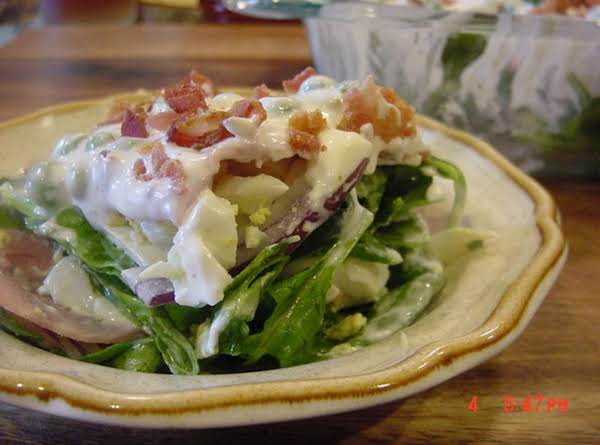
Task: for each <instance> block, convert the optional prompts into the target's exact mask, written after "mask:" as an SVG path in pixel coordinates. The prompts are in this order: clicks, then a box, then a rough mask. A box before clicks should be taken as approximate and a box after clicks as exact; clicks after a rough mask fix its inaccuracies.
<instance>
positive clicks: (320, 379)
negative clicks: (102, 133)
mask: <svg viewBox="0 0 600 445" xmlns="http://www.w3.org/2000/svg"><path fill="white" fill-rule="evenodd" d="M139 94H142V93H139ZM130 96H131V95H130ZM121 97H123V96H121ZM113 99H114V97H113V98H104V99H100V100H94V101H86V102H77V103H71V104H66V105H60V106H56V107H51V108H47V109H45V110H41V111H39V112H37V113H34V114H31V115H29V116H26V117H23V118H18V119H15V120H12V121H10V122H7V123H4V124H0V176H1V175H7V174H12V173H14V172H16V171H17V170H19V169H20V168H22V167H25V166H27V165H28V164H30V163H31V162H33V161H36V160H41V159H45V158H46V157H47V156H48V155H49V152H50V150H51V147H52V146H53V143H54V141H55V140H56V139H57V138H58V137H60V136H61V135H63V134H65V133H69V132H78V131H85V130H87V129H90V128H92V127H93V126H94V125H95V124H96V123H97V122H99V121H101V120H103V119H104V117H105V115H106V113H107V110H108V108H109V106H110V103H111V102H112V100H113ZM418 123H419V127H420V131H421V133H422V135H423V138H424V140H425V141H426V143H427V144H428V145H429V146H430V147H431V148H432V149H433V151H434V152H435V153H436V154H438V155H440V156H442V157H446V158H448V159H450V160H452V161H454V162H456V163H457V164H458V165H460V167H462V169H463V171H464V173H465V175H466V178H467V182H468V187H469V189H468V190H469V196H468V201H467V206H466V221H467V222H468V223H469V224H470V225H471V226H473V227H475V228H479V229H485V230H488V231H492V232H493V233H494V236H492V237H490V239H489V240H488V241H489V242H486V243H485V247H484V248H483V249H480V250H479V251H476V252H477V253H473V254H468V255H466V256H464V257H462V258H461V259H460V260H458V261H455V262H454V263H453V266H452V267H450V279H449V282H448V284H447V286H446V287H445V289H444V291H443V293H442V295H441V296H440V297H439V298H437V299H436V301H435V302H434V304H433V305H432V307H431V308H430V310H429V311H428V312H427V314H426V315H424V316H423V317H421V318H420V319H419V320H418V321H417V322H416V323H415V324H413V325H412V326H410V327H409V328H407V329H405V330H404V331H403V332H401V333H398V334H396V335H393V336H392V337H391V338H389V339H387V340H385V341H383V342H381V343H378V344H376V345H373V346H370V347H367V348H365V349H363V350H361V351H359V352H356V353H354V354H351V355H347V356H344V357H341V358H337V359H333V360H328V361H323V362H319V363H313V364H309V365H303V366H298V367H292V368H287V369H280V370H273V371H263V372H251V373H245V374H230V375H201V376H194V377H180V376H173V375H152V374H136V373H132V372H126V371H121V370H116V369H112V368H106V367H102V366H98V365H93V364H88V363H82V362H77V361H73V360H69V359H66V358H62V357H59V356H56V355H52V354H50V353H47V352H44V351H42V350H40V349H36V348H34V347H31V346H28V345H26V344H24V343H21V342H20V341H18V340H16V339H15V338H13V337H11V336H10V335H7V334H4V333H1V332H0V399H2V400H4V401H6V402H9V403H13V404H16V405H20V406H24V407H29V408H33V409H37V410H42V411H46V412H49V413H53V414H58V415H62V416H67V417H73V418H80V419H86V420H90V421H95V422H104V423H113V424H122V425H131V426H143V427H162V428H165V427H174V428H178V427H216V426H229V425H244V424H252V423H262V422H274V421H281V420H291V419H299V418H303V417H310V416H318V415H322V414H332V413H339V412H343V411H349V410H354V409H358V408H364V407H368V406H371V405H376V404H380V403H384V402H388V401H391V400H395V399H401V398H403V397H408V396H410V395H412V394H415V393H417V392H419V391H423V390H425V389H427V388H430V387H432V386H434V385H437V384H439V383H441V382H443V381H445V380H448V379H449V378H451V377H453V376H455V375H457V374H459V373H461V372H464V371H465V370H467V369H469V368H472V367H474V366H476V365H477V364H479V363H481V362H482V361H484V360H487V359H489V358H490V357H492V356H494V355H496V354H498V353H499V352H500V351H502V350H503V349H504V348H506V347H507V346H508V345H509V344H510V343H511V342H512V341H513V340H514V339H515V338H516V337H517V336H518V335H519V334H520V333H521V332H522V331H523V329H524V328H525V326H526V325H527V323H528V322H529V321H530V320H531V318H532V316H533V314H534V313H535V311H536V309H537V308H538V306H539V305H540V303H541V302H542V300H543V298H544V296H545V295H546V293H547V292H548V290H549V289H550V287H551V285H552V283H553V282H554V280H555V279H556V276H557V275H558V272H559V271H560V269H561V267H562V265H563V263H564V260H565V257H566V251H567V248H566V244H565V240H564V237H563V234H562V233H561V230H560V222H559V214H558V211H557V209H556V207H555V205H554V203H553V201H552V199H551V198H550V196H549V195H548V193H547V192H546V191H544V189H543V188H542V187H540V185H539V184H537V183H536V182H535V181H533V180H532V179H531V178H529V177H527V176H526V175H525V174H524V173H522V172H521V171H519V170H518V169H516V168H515V167H514V166H513V165H511V164H510V163H509V162H508V161H507V160H505V159H504V158H503V157H502V156H500V155H499V154H498V153H497V152H496V151H495V150H494V149H493V148H492V147H490V146H489V145H488V144H486V143H484V142H482V141H480V140H479V139H476V138H475V137H473V136H470V135H469V134H466V133H463V132H460V131H456V130H453V129H450V128H448V127H446V126H444V125H441V124H439V123H437V122H435V121H432V120H430V119H426V118H424V117H419V119H418ZM1 291H2V289H0V292H1Z"/></svg>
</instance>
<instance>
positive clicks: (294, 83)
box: [283, 66, 318, 93]
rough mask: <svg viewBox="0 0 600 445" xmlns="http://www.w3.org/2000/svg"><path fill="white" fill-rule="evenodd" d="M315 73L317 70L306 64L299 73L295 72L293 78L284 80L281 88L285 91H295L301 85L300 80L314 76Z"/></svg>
mask: <svg viewBox="0 0 600 445" xmlns="http://www.w3.org/2000/svg"><path fill="white" fill-rule="evenodd" d="M317 74H318V73H317V70H315V69H314V68H313V67H312V66H308V67H306V68H304V70H302V72H301V73H299V74H296V76H294V78H293V79H290V80H284V81H283V89H284V90H285V92H286V93H297V92H298V90H299V89H300V85H302V82H304V81H305V80H306V79H308V78H309V77H312V76H316V75H317Z"/></svg>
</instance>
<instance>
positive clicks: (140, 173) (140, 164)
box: [133, 158, 150, 181]
mask: <svg viewBox="0 0 600 445" xmlns="http://www.w3.org/2000/svg"><path fill="white" fill-rule="evenodd" d="M146 173H147V170H146V163H145V162H144V160H143V159H142V158H138V159H136V160H135V162H134V163H133V176H135V179H139V180H140V181H149V180H150V177H148V176H146Z"/></svg>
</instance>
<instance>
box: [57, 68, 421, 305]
mask: <svg viewBox="0 0 600 445" xmlns="http://www.w3.org/2000/svg"><path fill="white" fill-rule="evenodd" d="M343 91H344V88H343V87H342V86H340V85H338V84H337V83H336V82H335V81H334V80H332V79H330V78H328V77H325V76H313V77H311V78H309V79H307V80H305V81H304V82H303V83H302V85H301V86H300V89H299V91H298V93H297V94H294V95H289V96H287V97H265V98H262V99H260V102H261V104H262V105H263V107H264V109H265V110H266V112H267V119H266V120H265V121H264V122H262V123H260V125H258V123H257V122H255V121H254V120H253V119H251V118H248V119H247V118H237V117H232V118H228V119H226V121H225V122H224V126H225V127H226V128H227V129H228V131H230V132H231V133H232V134H233V137H230V138H227V139H225V140H223V141H221V142H219V143H217V144H215V145H213V146H210V147H207V148H205V149H203V150H199V151H198V150H194V149H190V148H185V147H180V146H177V145H175V144H173V143H171V142H169V141H168V140H167V139H168V137H167V134H166V132H160V131H157V130H155V129H150V128H149V129H148V130H149V136H148V137H147V138H131V137H122V136H121V135H120V133H121V129H120V125H119V124H110V125H105V126H102V127H99V128H98V129H96V130H94V131H93V132H92V133H90V134H89V135H87V136H86V135H76V136H75V137H70V138H68V139H64V140H63V141H62V142H60V143H59V146H58V147H57V149H56V150H55V153H54V155H53V157H52V162H53V163H55V164H58V167H57V168H54V170H53V172H54V173H53V177H54V176H56V172H59V173H60V174H59V175H58V176H60V175H62V178H54V180H55V181H56V182H61V183H64V187H63V188H62V189H61V190H62V192H61V193H62V194H63V195H64V196H63V197H62V201H64V202H70V203H72V204H73V205H76V206H78V207H79V208H80V209H81V210H82V212H83V213H84V215H85V216H86V218H87V219H88V220H89V221H90V223H91V224H92V225H93V226H95V227H96V228H98V229H99V230H101V231H103V232H105V233H106V234H107V235H108V236H109V237H110V238H111V239H112V240H113V241H114V242H115V243H116V244H117V245H119V246H120V247H122V248H123V249H124V250H125V251H126V252H127V253H128V254H129V255H130V256H131V257H132V258H133V259H134V260H135V261H136V262H137V263H138V264H140V265H142V266H145V267H146V269H145V270H144V272H142V275H141V278H142V279H148V278H168V279H170V280H171V281H172V282H173V285H174V289H175V300H176V301H177V303H179V304H182V305H189V306H203V305H206V304H208V305H214V304H216V303H218V302H219V301H220V300H221V299H222V298H223V291H224V289H225V287H226V286H227V285H228V284H229V283H230V282H231V280H232V278H231V276H230V274H229V273H228V269H229V268H231V267H233V266H234V265H235V264H236V249H237V245H238V241H240V242H242V243H243V242H244V241H243V240H238V234H237V227H236V213H237V210H238V208H237V206H235V205H232V203H230V202H229V201H227V200H226V199H223V198H221V197H218V196H216V195H215V194H214V193H213V191H212V185H213V184H212V183H213V177H214V176H215V175H216V174H217V172H218V171H219V169H220V165H221V161H223V160H236V161H239V162H254V163H256V165H257V166H259V167H260V166H261V165H262V164H263V163H264V162H267V161H279V160H281V159H286V158H290V157H292V156H295V155H300V156H302V157H304V158H306V159H307V160H308V168H307V171H306V175H305V181H306V183H307V185H308V189H309V194H308V198H309V201H310V206H311V207H312V208H315V209H316V210H318V211H320V210H321V209H322V206H323V204H324V203H325V201H326V200H327V199H328V198H329V197H330V196H331V195H332V194H333V193H334V192H335V191H336V190H338V189H339V188H340V187H341V186H342V185H343V184H344V182H345V181H346V179H347V178H348V177H349V176H350V175H351V174H352V173H353V172H354V171H355V170H356V168H357V167H358V166H359V164H360V163H361V162H362V161H363V160H364V159H369V160H370V162H369V168H368V170H367V171H369V172H372V171H373V170H374V169H375V166H376V164H377V162H378V161H381V159H383V160H384V162H386V160H387V162H388V163H389V162H392V161H398V160H402V161H407V160H409V159H408V158H407V155H413V154H415V153H416V152H417V151H418V150H421V149H422V148H423V146H422V144H421V143H420V140H419V139H418V138H414V139H413V140H411V141H404V140H392V141H391V142H390V143H389V144H385V143H383V142H382V141H381V140H378V138H376V137H375V138H374V137H372V135H369V134H368V133H369V132H368V131H366V132H362V133H361V134H358V133H354V132H347V131H341V130H338V129H337V128H336V127H337V126H338V124H339V122H340V120H341V118H342V115H343V103H342V96H343ZM241 99H243V98H242V96H240V95H238V94H235V93H222V94H218V95H216V96H215V97H213V98H208V99H207V105H208V107H209V109H210V110H228V109H229V108H230V107H231V106H232V105H233V104H234V103H235V102H237V101H238V100H241ZM382 102H383V106H384V108H385V107H388V106H390V105H389V104H387V103H386V102H385V101H383V100H382ZM317 109H318V110H320V111H321V112H322V113H323V115H324V116H325V118H326V120H327V128H326V129H325V130H324V131H322V132H321V133H320V134H319V139H320V141H321V143H322V144H323V145H325V147H326V149H325V150H324V151H322V152H319V153H303V152H296V151H294V150H292V148H291V147H290V145H289V143H288V137H289V136H288V120H289V118H290V116H291V115H292V114H293V113H295V112H296V111H303V110H304V111H313V110H317ZM166 111H171V109H170V107H169V106H168V104H167V103H166V102H165V101H164V99H162V98H158V99H157V100H156V101H155V102H154V104H153V105H152V107H151V110H150V113H151V114H156V113H160V112H166ZM367 130H368V129H367ZM155 142H160V143H161V144H162V145H163V146H164V148H165V153H166V154H167V156H168V157H169V158H171V159H177V160H179V161H180V162H181V165H182V167H183V171H184V181H185V183H184V187H179V188H177V187H174V185H173V182H172V180H171V178H150V179H146V180H144V179H141V178H138V177H136V175H135V167H134V166H135V164H136V162H139V160H140V159H142V160H143V161H144V163H145V165H146V166H148V167H149V166H150V165H151V160H150V154H149V150H148V148H147V147H148V146H149V145H151V144H152V143H155ZM380 153H381V159H380ZM267 189H268V190H267ZM279 189H280V190H278V195H277V196H279V195H281V196H280V197H279V198H277V199H278V200H279V199H281V200H285V199H286V198H287V196H286V195H287V194H288V192H286V188H285V187H283V186H281V187H279ZM265 190H267V191H268V192H269V193H272V192H273V190H275V189H274V188H273V187H270V188H266V189H265ZM279 192H281V193H279ZM289 192H290V193H291V192H292V191H291V189H290V191H289ZM267 198H268V199H267ZM258 201H261V199H258ZM258 201H257V202H258ZM267 201H271V197H266V198H265V202H267ZM120 220H121V221H125V222H126V224H119V223H117V224H115V221H120ZM128 221H129V222H131V221H133V222H135V223H136V224H137V226H136V227H133V226H132V224H131V223H127V222H128ZM161 224H164V225H165V226H164V227H171V228H172V230H168V231H166V232H161V231H160V230H159V231H158V232H157V230H158V229H157V228H158V227H160V225H161ZM134 225H135V224H134ZM144 227H145V229H144ZM140 228H141V230H140ZM175 231H176V234H175V235H174V236H172V234H173V232H175ZM132 232H135V233H132ZM140 235H141V238H140V237H139V236H140ZM255 235H256V234H255ZM136 236H137V238H136ZM155 236H156V237H158V238H154V237H155ZM254 238H256V237H254ZM254 238H252V237H251V238H250V241H249V242H250V243H253V242H254V241H256V240H254V241H253V239H254ZM132 240H133V241H132ZM136 243H137V244H136Z"/></svg>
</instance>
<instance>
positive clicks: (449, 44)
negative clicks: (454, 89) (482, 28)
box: [442, 32, 487, 82]
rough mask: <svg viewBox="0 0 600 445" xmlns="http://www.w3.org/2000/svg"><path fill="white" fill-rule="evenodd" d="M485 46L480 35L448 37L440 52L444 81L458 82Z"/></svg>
mask: <svg viewBox="0 0 600 445" xmlns="http://www.w3.org/2000/svg"><path fill="white" fill-rule="evenodd" d="M486 44H487V40H486V38H485V36H483V35H482V34H475V33H469V32H461V33H458V34H454V35H451V36H450V37H448V40H447V41H446V46H445V47H444V50H443V51H442V67H443V70H444V81H446V82H447V81H456V82H458V81H459V80H460V75H461V74H462V73H463V71H464V70H465V68H466V67H468V66H469V65H470V64H471V63H473V62H474V61H475V60H477V59H478V58H479V56H481V54H483V51H484V50H485V47H486Z"/></svg>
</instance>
